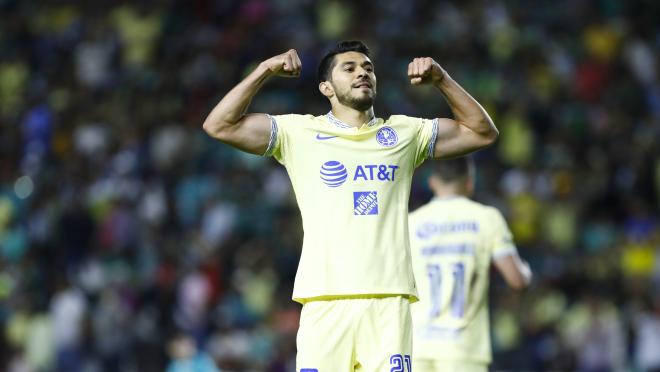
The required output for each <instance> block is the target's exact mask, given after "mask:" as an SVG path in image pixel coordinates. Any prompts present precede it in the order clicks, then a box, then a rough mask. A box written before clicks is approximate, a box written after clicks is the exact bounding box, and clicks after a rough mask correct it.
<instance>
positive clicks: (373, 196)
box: [265, 113, 437, 303]
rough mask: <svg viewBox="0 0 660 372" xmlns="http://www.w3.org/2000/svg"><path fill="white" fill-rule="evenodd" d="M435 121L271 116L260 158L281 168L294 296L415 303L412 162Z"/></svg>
mask: <svg viewBox="0 0 660 372" xmlns="http://www.w3.org/2000/svg"><path fill="white" fill-rule="evenodd" d="M436 130H437V121H436V120H429V119H420V118H413V117H408V116H403V115H396V116H391V117H390V118H388V119H387V120H384V119H380V118H374V119H372V120H371V121H369V122H368V123H364V124H363V125H362V126H361V127H359V128H355V127H351V126H349V125H347V124H346V123H343V122H342V121H340V120H339V119H337V118H336V117H334V116H333V115H332V113H328V114H327V115H321V116H312V115H295V114H291V115H274V116H271V140H270V144H269V146H268V149H267V150H266V153H265V155H270V156H273V157H274V158H275V159H276V160H277V161H278V162H280V163H281V164H283V165H284V167H285V168H286V170H287V172H288V174H289V178H290V179H291V183H292V185H293V190H294V192H295V196H296V200H297V202H298V206H299V208H300V212H301V214H302V222H303V230H304V239H303V248H302V253H301V257H300V262H299V264H298V271H297V273H296V279H295V284H294V290H293V299H294V300H295V301H298V302H301V303H305V302H307V301H310V300H315V299H329V298H345V297H352V296H358V297H364V296H379V295H403V296H406V297H409V298H411V300H413V301H415V300H416V299H417V291H416V290H415V281H414V277H413V273H412V267H411V261H410V250H409V239H408V217H407V215H408V198H409V195H410V186H411V182H412V174H413V171H414V169H415V168H416V167H417V166H419V165H420V164H421V163H422V162H423V161H424V160H425V159H426V158H428V157H430V156H432V154H433V146H434V144H435V136H436Z"/></svg>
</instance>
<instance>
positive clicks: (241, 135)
mask: <svg viewBox="0 0 660 372" xmlns="http://www.w3.org/2000/svg"><path fill="white" fill-rule="evenodd" d="M216 138H217V139H218V140H220V141H221V142H224V143H226V144H228V145H231V146H233V147H235V148H237V149H239V150H242V151H245V152H249V153H251V154H256V155H263V154H264V153H265V152H266V150H267V149H268V145H269V143H270V139H271V117H270V116H269V115H266V114H247V115H245V116H243V117H242V118H241V120H239V121H238V122H237V123H236V124H234V125H232V126H231V127H229V128H227V129H226V130H225V131H224V132H223V133H222V135H220V136H218V137H216Z"/></svg>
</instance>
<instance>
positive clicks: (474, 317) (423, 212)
mask: <svg viewBox="0 0 660 372" xmlns="http://www.w3.org/2000/svg"><path fill="white" fill-rule="evenodd" d="M410 240H411V246H410V249H411V255H412V260H413V270H414V273H415V277H416V278H417V285H418V290H419V293H420V301H419V302H417V303H415V304H414V305H413V306H412V317H413V327H414V331H413V345H414V350H413V356H414V358H415V359H417V358H420V359H435V360H453V361H467V362H476V363H484V364H488V363H490V362H491V359H492V355H491V346H490V334H489V321H488V285H489V271H490V270H489V269H490V263H491V260H493V259H494V258H498V257H503V256H506V255H510V254H517V250H516V247H515V245H514V244H513V241H512V237H511V232H510V231H509V228H508V227H507V224H506V222H505V221H504V218H503V217H502V215H501V214H500V212H499V211H498V210H497V209H495V208H493V207H489V206H485V205H482V204H479V203H477V202H474V201H472V200H469V199H467V198H464V197H454V198H447V199H439V198H435V199H433V200H432V201H431V202H429V203H428V204H426V205H424V206H422V207H420V208H419V209H417V210H416V211H414V212H412V213H411V214H410Z"/></svg>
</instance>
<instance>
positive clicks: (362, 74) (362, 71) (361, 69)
mask: <svg viewBox="0 0 660 372" xmlns="http://www.w3.org/2000/svg"><path fill="white" fill-rule="evenodd" d="M355 72H356V73H357V76H358V78H363V77H365V76H368V72H367V70H366V69H365V68H364V67H362V66H359V67H358V68H356V69H355Z"/></svg>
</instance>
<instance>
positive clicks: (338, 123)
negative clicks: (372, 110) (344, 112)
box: [325, 111, 378, 128]
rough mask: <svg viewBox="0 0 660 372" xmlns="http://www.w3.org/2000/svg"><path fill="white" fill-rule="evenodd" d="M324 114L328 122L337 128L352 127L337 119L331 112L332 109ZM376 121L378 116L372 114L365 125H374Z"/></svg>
mask: <svg viewBox="0 0 660 372" xmlns="http://www.w3.org/2000/svg"><path fill="white" fill-rule="evenodd" d="M325 116H326V117H327V118H328V121H329V122H330V123H332V124H334V125H336V126H338V127H339V128H353V126H351V125H348V124H346V123H344V122H343V121H341V120H339V119H337V117H336V116H334V115H333V114H332V111H328V113H327V114H326V115H325ZM377 122H378V118H377V117H376V116H374V117H373V118H371V120H369V122H368V123H367V126H368V127H371V126H374V125H376V123H377Z"/></svg>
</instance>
